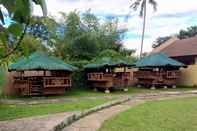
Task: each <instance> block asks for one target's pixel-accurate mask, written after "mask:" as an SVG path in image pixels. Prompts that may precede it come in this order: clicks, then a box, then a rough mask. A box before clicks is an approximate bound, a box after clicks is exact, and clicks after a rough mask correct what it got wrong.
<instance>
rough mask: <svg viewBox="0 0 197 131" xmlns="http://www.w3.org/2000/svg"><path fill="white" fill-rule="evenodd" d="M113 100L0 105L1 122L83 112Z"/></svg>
mask: <svg viewBox="0 0 197 131" xmlns="http://www.w3.org/2000/svg"><path fill="white" fill-rule="evenodd" d="M111 100H113V99H98V100H96V99H95V100H87V99H82V100H80V99H79V100H78V101H76V102H66V103H60V104H39V105H8V104H7V105H6V104H0V120H9V119H16V118H22V117H29V116H37V115H45V114H52V113H59V112H66V111H82V110H85V109H88V108H92V107H94V106H97V105H101V104H104V103H106V102H108V101H111Z"/></svg>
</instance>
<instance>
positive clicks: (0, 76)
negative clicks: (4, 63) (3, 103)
mask: <svg viewBox="0 0 197 131" xmlns="http://www.w3.org/2000/svg"><path fill="white" fill-rule="evenodd" d="M6 80H7V79H6V72H5V68H4V67H0V95H2V92H3V87H4V86H5V84H6Z"/></svg>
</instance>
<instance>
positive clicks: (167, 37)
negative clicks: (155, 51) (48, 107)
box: [152, 36, 171, 48]
mask: <svg viewBox="0 0 197 131" xmlns="http://www.w3.org/2000/svg"><path fill="white" fill-rule="evenodd" d="M170 38H171V36H164V37H158V38H157V39H156V40H155V41H154V43H153V45H152V48H157V47H159V46H160V45H161V44H163V43H164V42H166V41H168V40H169V39H170Z"/></svg>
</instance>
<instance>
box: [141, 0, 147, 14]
mask: <svg viewBox="0 0 197 131" xmlns="http://www.w3.org/2000/svg"><path fill="white" fill-rule="evenodd" d="M145 4H146V0H143V1H142V4H141V7H140V17H142V16H143V15H144V8H145V6H146V5H145Z"/></svg>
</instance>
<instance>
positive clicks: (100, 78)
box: [84, 57, 131, 93]
mask: <svg viewBox="0 0 197 131" xmlns="http://www.w3.org/2000/svg"><path fill="white" fill-rule="evenodd" d="M130 66H131V65H130V64H128V63H127V62H126V61H123V60H113V59H112V58H110V57H104V58H101V59H100V60H98V61H96V62H94V63H91V64H87V65H85V67H84V68H85V72H86V74H87V81H88V84H89V85H91V86H92V87H94V88H95V89H97V88H103V89H104V90H105V92H106V93H109V92H110V89H123V90H125V91H126V90H127V88H128V86H129V85H130V82H131V74H130V72H127V71H126V68H127V67H130ZM115 68H123V71H118V72H115Z"/></svg>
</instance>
